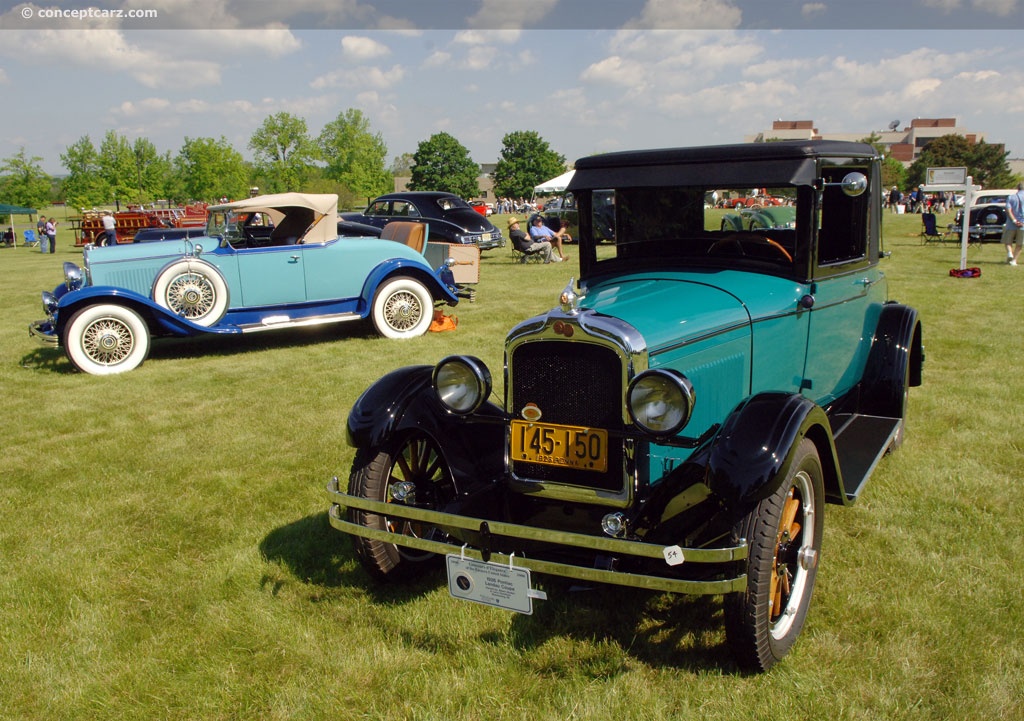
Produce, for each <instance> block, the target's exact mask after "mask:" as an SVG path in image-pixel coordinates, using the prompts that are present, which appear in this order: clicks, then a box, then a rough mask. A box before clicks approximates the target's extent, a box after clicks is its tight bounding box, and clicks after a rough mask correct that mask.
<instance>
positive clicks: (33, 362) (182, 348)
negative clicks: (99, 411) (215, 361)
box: [20, 321, 377, 373]
mask: <svg viewBox="0 0 1024 721" xmlns="http://www.w3.org/2000/svg"><path fill="white" fill-rule="evenodd" d="M376 337H377V333H376V332H374V330H373V327H372V325H371V324H370V323H369V322H368V321H350V322H346V323H340V324H331V325H325V326H318V327H313V328H289V329H284V328H282V329H280V330H272V331H266V332H264V333H254V334H232V335H224V334H211V335H203V336H198V337H195V338H178V337H173V338H153V339H152V341H151V343H150V348H149V355H148V357H147V360H175V359H177V360H182V359H186V358H199V357H204V356H223V357H229V356H234V355H243V354H245V353H252V352H256V351H264V350H272V349H276V348H295V347H313V346H316V345H322V344H326V343H335V342H339V341H344V340H345V339H372V338H376ZM20 365H21V366H22V367H23V368H29V369H32V370H48V371H52V372H54V373H75V372H76V370H75V367H74V366H73V365H72V364H71V362H70V361H69V360H68V359H67V356H66V355H65V354H64V351H63V350H62V349H59V348H56V347H39V348H35V349H34V350H32V351H30V352H29V353H26V354H25V355H24V356H22V358H21V363H20Z"/></svg>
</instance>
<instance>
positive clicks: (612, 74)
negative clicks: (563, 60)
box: [580, 55, 644, 86]
mask: <svg viewBox="0 0 1024 721" xmlns="http://www.w3.org/2000/svg"><path fill="white" fill-rule="evenodd" d="M643 78H644V66H643V65H642V64H640V63H637V62H635V61H633V60H628V59H626V58H622V57H620V56H618V55H612V56H611V57H607V58H605V59H604V60H601V61H599V62H596V63H594V64H592V65H590V66H589V67H588V68H586V69H585V70H584V71H583V73H582V74H581V75H580V79H581V80H584V81H586V82H592V83H611V84H612V85H622V86H631V85H636V84H637V83H639V82H642V80H643Z"/></svg>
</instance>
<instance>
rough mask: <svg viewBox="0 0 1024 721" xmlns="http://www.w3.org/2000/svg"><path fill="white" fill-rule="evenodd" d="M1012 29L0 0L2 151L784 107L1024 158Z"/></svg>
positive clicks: (987, 0) (694, 117)
mask: <svg viewBox="0 0 1024 721" xmlns="http://www.w3.org/2000/svg"><path fill="white" fill-rule="evenodd" d="M140 10H141V11H147V12H148V14H149V15H150V17H146V18H138V19H128V18H126V17H124V16H126V15H128V14H129V11H140ZM111 11H120V13H119V14H120V15H122V17H121V18H119V19H115V18H110V17H105V16H106V15H111V14H117V13H112V12H111ZM153 11H155V14H156V17H155V18H154V17H152V15H153V14H154V12H153ZM57 14H63V15H64V16H65V17H62V18H58V17H55V16H56V15H57ZM1022 29H1024V0H902V2H897V3H892V2H889V1H888V0H887V1H886V2H881V1H876V0H843V1H842V2H837V1H836V0H821V1H819V2H797V1H793V0H500V1H499V0H432V1H431V0H377V1H375V2H359V1H358V0H290V1H289V2H287V3H286V2H283V1H281V0H278V1H275V2H267V1H266V0H261V1H257V2H241V1H240V0H113V1H105V0H98V1H96V2H88V0H85V1H84V2H81V3H74V2H65V1H63V0H62V1H60V2H55V3H50V4H45V3H44V4H36V3H11V2H0V107H2V108H3V113H2V120H0V158H3V157H9V156H10V155H12V154H14V153H16V152H18V149H19V148H20V147H22V146H24V147H25V149H26V151H27V152H28V153H29V154H31V155H36V156H40V157H42V158H43V161H42V165H43V167H44V169H45V170H47V171H48V172H51V173H62V172H64V170H63V168H62V167H61V163H60V153H61V152H62V151H63V150H64V149H65V147H66V146H67V145H69V144H71V143H73V142H75V141H76V140H78V139H79V138H80V137H82V136H83V135H89V136H90V137H91V138H92V139H93V142H94V143H96V144H97V145H98V144H99V142H100V140H101V139H102V138H103V135H104V134H105V133H106V131H107V130H110V129H113V130H115V131H117V132H118V133H120V134H122V135H126V136H127V137H129V139H134V138H136V137H139V136H143V137H147V138H149V139H150V140H152V141H153V142H154V143H155V144H156V146H157V148H158V149H159V150H160V151H170V152H171V153H172V155H173V154H175V153H176V152H177V151H178V149H179V148H180V147H181V144H182V141H183V140H184V138H185V137H192V138H195V137H215V138H219V137H220V136H221V135H223V136H225V137H227V138H228V140H229V141H230V142H231V143H232V144H233V145H234V146H235V148H236V149H238V150H239V151H240V152H241V153H242V154H243V155H245V156H246V157H249V151H248V149H247V147H246V146H247V144H248V140H249V137H250V136H251V135H252V133H253V131H254V130H255V129H256V128H257V127H258V126H259V125H260V123H261V122H262V121H263V120H264V119H265V118H266V117H267V116H268V115H271V114H273V113H276V112H280V111H288V112H291V113H293V114H295V115H298V116H300V117H302V118H304V119H305V120H306V122H307V124H308V126H309V130H310V133H311V134H312V135H316V134H318V133H319V132H320V130H321V128H322V127H323V126H324V124H326V123H327V122H330V121H331V120H333V119H334V118H335V117H337V115H338V114H339V113H341V112H343V111H345V110H346V109H348V108H359V109H360V110H362V111H363V113H364V114H365V115H366V116H367V117H368V118H369V120H370V122H371V125H372V128H373V130H374V131H375V132H380V133H381V134H382V136H383V137H384V140H385V142H386V143H387V146H388V151H389V162H390V160H391V158H393V157H395V156H398V155H400V154H402V153H405V152H414V151H415V149H416V146H417V144H418V143H419V142H420V141H422V140H425V139H426V138H428V137H429V136H430V135H431V134H433V133H435V132H438V131H445V132H448V133H450V134H452V135H453V136H454V137H456V138H457V139H458V140H459V141H460V142H461V143H462V144H463V145H465V146H466V147H467V148H469V150H470V152H471V154H472V156H473V158H474V159H475V160H477V161H478V162H482V163H486V162H493V161H494V160H496V159H497V157H498V154H499V152H500V150H501V139H502V137H503V136H504V135H505V134H506V133H508V132H511V131H514V130H535V131H537V132H539V133H540V134H541V136H542V137H543V138H544V139H546V140H547V141H548V142H549V143H550V144H551V146H552V147H553V148H554V149H555V150H556V151H558V152H559V153H562V154H563V155H565V156H566V158H567V159H568V160H570V161H571V160H573V159H575V158H578V157H580V156H583V155H589V154H592V153H596V152H602V151H611V150H622V149H630V148H641V147H667V146H678V145H691V144H693V145H699V144H709V143H730V142H742V141H743V140H744V137H745V136H748V135H751V134H754V133H756V132H759V131H761V130H764V129H766V128H768V127H770V126H771V122H772V120H774V119H776V118H785V119H807V120H813V121H815V125H816V127H818V128H819V129H820V130H821V131H823V132H860V131H862V130H863V131H869V130H882V129H884V128H885V127H886V126H888V124H889V123H890V122H891V121H893V120H900V123H901V126H904V125H908V124H909V123H910V121H911V120H912V119H913V118H915V117H956V118H957V119H958V120H959V125H961V126H963V127H966V128H968V129H970V130H972V131H977V132H983V133H985V135H986V139H987V140H988V141H989V142H996V143H1004V144H1005V145H1006V147H1007V149H1008V150H1010V153H1011V157H1024V120H1022V119H1024V43H1022V42H1021V38H1022V33H1021V30H1022Z"/></svg>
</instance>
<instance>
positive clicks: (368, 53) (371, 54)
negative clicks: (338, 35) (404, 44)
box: [341, 35, 391, 61]
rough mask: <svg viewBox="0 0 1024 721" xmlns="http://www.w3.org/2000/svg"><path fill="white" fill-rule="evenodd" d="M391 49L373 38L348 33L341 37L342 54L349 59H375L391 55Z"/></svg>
mask: <svg viewBox="0 0 1024 721" xmlns="http://www.w3.org/2000/svg"><path fill="white" fill-rule="evenodd" d="M390 53H391V50H390V49H389V48H388V47H387V46H386V45H384V44H382V43H379V42H377V41H376V40H374V39H373V38H368V37H362V36H357V35H346V36H345V37H343V38H342V39H341V54H342V55H343V56H345V57H346V58H348V59H349V60H355V61H363V60H373V59H374V58H380V57H383V56H385V55H389V54H390Z"/></svg>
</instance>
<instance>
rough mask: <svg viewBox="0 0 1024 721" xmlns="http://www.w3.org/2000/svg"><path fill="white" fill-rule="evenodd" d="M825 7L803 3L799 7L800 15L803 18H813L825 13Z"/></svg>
mask: <svg viewBox="0 0 1024 721" xmlns="http://www.w3.org/2000/svg"><path fill="white" fill-rule="evenodd" d="M826 8H827V6H826V5H825V3H804V4H803V5H802V6H801V7H800V14H801V15H803V16H804V17H805V18H810V17H814V16H815V15H821V14H822V13H823V12H825V10H826Z"/></svg>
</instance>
